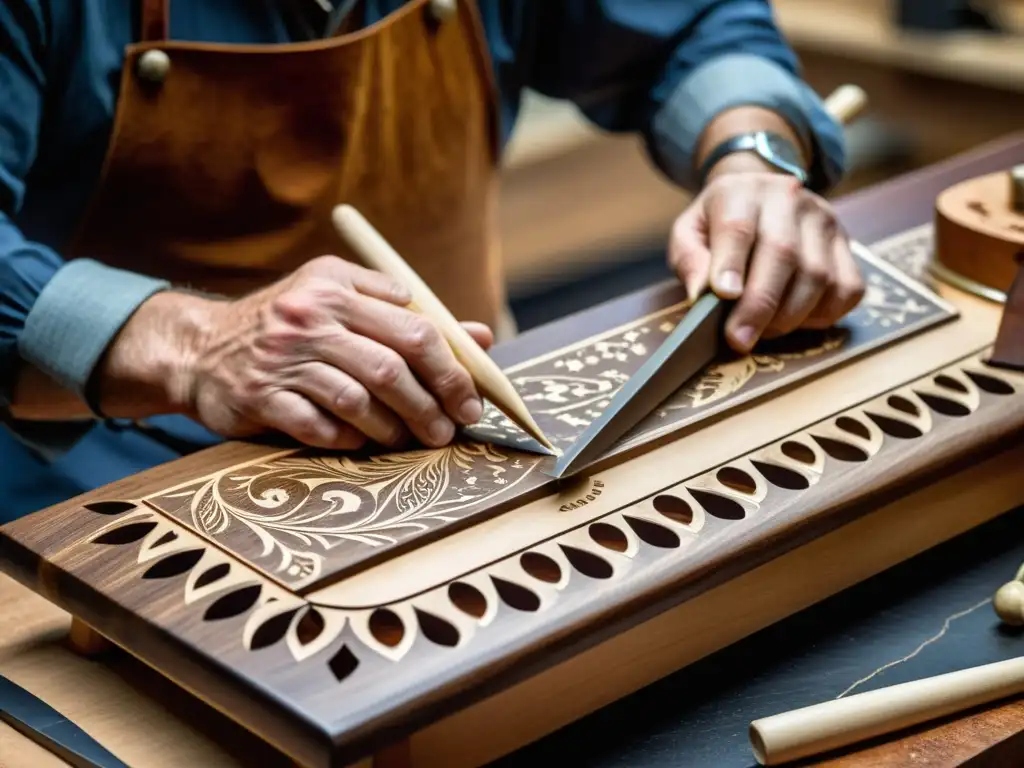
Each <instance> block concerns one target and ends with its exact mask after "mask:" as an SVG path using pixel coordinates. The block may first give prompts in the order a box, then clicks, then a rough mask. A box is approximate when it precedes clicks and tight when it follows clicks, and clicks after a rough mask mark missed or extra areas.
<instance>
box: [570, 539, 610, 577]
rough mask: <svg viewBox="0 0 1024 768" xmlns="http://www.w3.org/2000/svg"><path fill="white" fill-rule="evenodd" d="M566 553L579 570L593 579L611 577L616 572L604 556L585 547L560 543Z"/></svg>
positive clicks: (574, 566) (573, 565)
mask: <svg viewBox="0 0 1024 768" xmlns="http://www.w3.org/2000/svg"><path fill="white" fill-rule="evenodd" d="M558 546H559V547H560V548H561V550H562V552H564V553H565V557H566V559H568V561H569V563H570V564H571V565H572V567H573V568H575V569H576V570H577V571H579V572H580V573H582V574H583V575H584V576H589V577H590V578H592V579H610V578H611V577H612V574H613V573H614V572H615V571H614V570H613V569H612V566H611V564H610V563H609V562H608V561H607V560H605V559H604V558H602V557H598V556H597V555H595V554H594V553H593V552H587V551H586V550H585V549H577V548H576V547H570V546H569V545H567V544H559V545H558Z"/></svg>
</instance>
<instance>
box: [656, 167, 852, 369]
mask: <svg viewBox="0 0 1024 768" xmlns="http://www.w3.org/2000/svg"><path fill="white" fill-rule="evenodd" d="M736 158H737V161H739V162H744V161H745V159H744V156H739V155H737V156H736ZM758 162H759V161H758ZM669 263H670V265H671V267H672V268H673V269H674V271H675V272H676V273H677V274H678V275H679V278H680V279H681V280H682V281H683V284H684V285H685V286H686V288H687V293H688V294H689V295H690V296H691V297H696V296H697V295H699V294H700V293H703V292H704V291H705V290H706V289H708V288H709V287H710V289H711V290H713V291H714V292H715V293H717V294H718V295H719V296H720V297H722V298H723V299H738V301H737V302H736V305H735V306H734V308H733V309H732V311H731V313H730V315H729V318H728V320H727V321H726V338H727V339H728V342H729V344H730V346H732V347H733V349H735V350H736V351H737V352H741V353H745V352H748V351H749V350H750V349H751V348H752V347H753V346H754V344H755V343H756V342H757V340H758V339H760V338H771V337H775V336H779V335H782V334H786V333H789V332H790V331H793V330H796V329H797V328H827V327H829V326H831V325H833V324H834V323H835V322H836V321H837V320H839V319H840V318H842V317H843V315H845V314H846V313H847V312H849V311H850V310H851V309H853V308H854V307H855V306H856V305H857V303H858V302H859V301H860V299H861V297H862V296H863V294H864V285H863V282H862V281H861V277H860V274H859V271H858V268H857V263H856V262H855V261H854V258H853V254H852V253H851V251H850V244H849V240H848V239H847V236H846V234H845V232H844V231H843V228H842V227H841V226H840V224H839V222H838V221H837V220H836V216H835V213H833V211H832V208H831V206H830V205H829V204H828V203H827V202H826V201H825V200H823V199H822V198H821V197H819V196H818V195H816V194H814V193H812V192H810V191H808V190H806V189H805V188H804V187H802V186H801V185H800V183H799V182H798V181H797V180H796V179H794V178H793V177H791V176H789V175H784V174H781V173H775V172H767V171H763V170H758V169H752V170H746V169H744V170H735V171H731V172H726V169H722V171H721V172H720V173H719V174H718V175H715V176H713V177H712V178H711V179H710V181H709V183H708V185H707V186H706V187H705V188H704V190H703V191H702V192H701V193H700V194H699V195H698V196H697V198H696V199H695V200H694V201H693V203H692V204H691V205H690V206H689V207H688V208H687V210H686V211H685V212H684V213H683V215H682V216H680V217H679V219H678V220H677V221H676V223H675V227H674V228H673V231H672V239H671V243H670V246H669Z"/></svg>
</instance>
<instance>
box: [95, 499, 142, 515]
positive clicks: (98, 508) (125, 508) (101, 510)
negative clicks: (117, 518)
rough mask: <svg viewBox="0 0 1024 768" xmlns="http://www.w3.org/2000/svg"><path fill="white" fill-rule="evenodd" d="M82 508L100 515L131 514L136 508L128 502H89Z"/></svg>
mask: <svg viewBox="0 0 1024 768" xmlns="http://www.w3.org/2000/svg"><path fill="white" fill-rule="evenodd" d="M82 506H84V507H85V508H86V509H88V510H89V511H90V512H96V513H97V514H100V515H120V514H123V513H125V512H131V511H132V510H133V509H135V507H136V505H135V504H133V503H132V502H130V501H90V502H88V503H86V504H83V505H82Z"/></svg>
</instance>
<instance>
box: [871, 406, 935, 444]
mask: <svg viewBox="0 0 1024 768" xmlns="http://www.w3.org/2000/svg"><path fill="white" fill-rule="evenodd" d="M868 418H870V419H871V420H872V421H873V422H875V424H877V425H878V428H879V429H881V430H882V431H883V432H885V434H887V435H889V437H895V438H898V439H900V440H913V439H914V438H916V437H921V434H922V432H921V430H920V429H918V428H917V427H915V426H914V425H913V424H908V423H907V422H905V421H902V420H901V419H891V418H889V417H888V416H882V415H880V414H877V413H870V412H869V413H868Z"/></svg>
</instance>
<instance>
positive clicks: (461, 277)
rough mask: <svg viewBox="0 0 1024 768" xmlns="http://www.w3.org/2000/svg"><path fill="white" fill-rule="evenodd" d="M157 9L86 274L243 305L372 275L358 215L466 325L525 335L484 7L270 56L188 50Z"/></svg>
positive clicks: (251, 49) (446, 11)
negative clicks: (289, 281)
mask: <svg viewBox="0 0 1024 768" xmlns="http://www.w3.org/2000/svg"><path fill="white" fill-rule="evenodd" d="M140 2H141V3H142V6H141V11H142V13H141V16H142V29H141V39H140V41H139V42H138V43H137V44H134V45H131V46H129V47H128V49H127V51H126V57H125V64H124V70H123V73H122V77H121V85H120V95H119V101H118V108H117V113H116V115H115V121H114V127H113V134H112V138H111V144H110V148H109V151H108V155H107V157H106V160H105V164H104V167H103V171H102V177H101V183H100V185H99V187H98V190H97V192H96V194H95V196H94V198H93V199H92V201H91V203H90V206H89V208H88V209H87V211H86V215H85V217H84V219H83V221H82V223H81V225H80V228H79V229H78V231H77V233H76V236H75V237H74V239H73V241H72V245H71V249H70V251H69V255H70V256H71V257H76V256H78V257H81V256H87V257H89V258H93V259H95V260H97V261H101V262H103V263H106V264H108V265H111V266H114V267H120V268H124V269H128V270H132V271H135V272H139V273H143V274H147V275H151V276H154V277H159V278H164V279H167V280H170V281H172V282H173V283H174V284H175V285H187V286H189V287H190V288H192V289H194V290H201V291H207V292H211V293H216V294H220V295H225V296H238V295H241V294H244V293H247V292H250V291H252V290H255V289H257V288H260V287H263V286H264V285H266V284H268V283H271V282H273V281H275V280H277V279H279V278H280V277H282V276H284V275H286V274H288V273H290V272H292V271H293V270H295V269H296V268H297V267H299V266H300V265H302V264H303V263H304V262H306V261H308V260H310V259H312V258H315V257H317V256H320V255H323V254H334V255H338V256H341V257H343V258H347V259H350V260H355V258H356V257H355V256H354V254H352V253H351V252H350V251H348V250H347V248H346V247H345V245H344V244H343V243H342V242H341V240H340V238H339V237H338V235H337V234H336V232H335V230H334V228H333V225H332V223H331V210H332V208H333V207H334V206H335V205H337V204H339V203H343V202H344V203H350V204H352V205H354V206H355V207H356V208H358V209H359V210H360V211H361V212H362V213H363V215H364V216H366V218H367V219H368V220H369V221H370V222H371V223H372V224H373V225H374V226H375V227H376V228H377V229H379V230H380V232H381V234H382V235H383V236H384V237H385V238H386V239H388V240H389V241H390V242H391V244H392V245H393V246H394V247H395V248H396V250H397V251H398V252H399V253H400V254H402V256H403V257H404V258H405V259H406V260H407V261H408V262H409V263H410V265H411V266H412V267H413V268H414V269H415V270H416V271H417V272H419V274H420V275H421V276H422V277H423V279H424V280H425V281H426V283H427V284H428V285H429V286H430V287H431V288H432V289H433V290H434V291H435V292H436V293H437V295H438V297H439V298H440V299H441V300H442V301H443V302H444V303H445V304H446V305H447V306H448V307H449V309H451V311H452V313H453V314H454V315H455V316H456V317H457V318H458V319H459V320H477V321H480V322H484V323H487V324H488V325H490V326H491V328H492V329H493V330H494V331H495V334H496V335H497V336H498V337H499V338H502V337H507V336H508V335H510V333H512V328H511V326H510V315H509V313H508V312H507V310H506V294H505V290H504V274H503V270H502V265H501V259H500V252H499V242H498V237H497V225H496V214H497V210H496V208H497V206H496V203H497V170H498V160H499V152H500V147H499V125H498V121H499V116H498V115H499V112H498V99H497V90H496V85H495V82H494V78H493V73H492V70H491V62H490V54H489V52H488V49H487V45H486V40H485V37H484V33H483V28H482V23H481V21H480V18H479V14H478V9H477V8H476V5H475V2H473V0H457V1H453V0H448V2H437V0H433V1H431V0H410V2H407V3H406V4H405V5H404V6H402V7H401V8H400V9H399V10H397V11H395V12H393V13H391V14H390V15H388V16H386V17H385V18H383V19H381V20H380V21H378V22H376V23H373V24H371V25H369V26H368V27H366V28H362V29H356V30H355V31H342V32H340V33H339V34H337V35H336V36H333V37H330V38H326V39H322V40H315V41H312V42H303V43H294V44H278V45H252V46H245V45H218V44H208V43H193V42H184V41H175V40H171V39H169V35H168V27H169V20H170V13H171V0H140Z"/></svg>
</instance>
